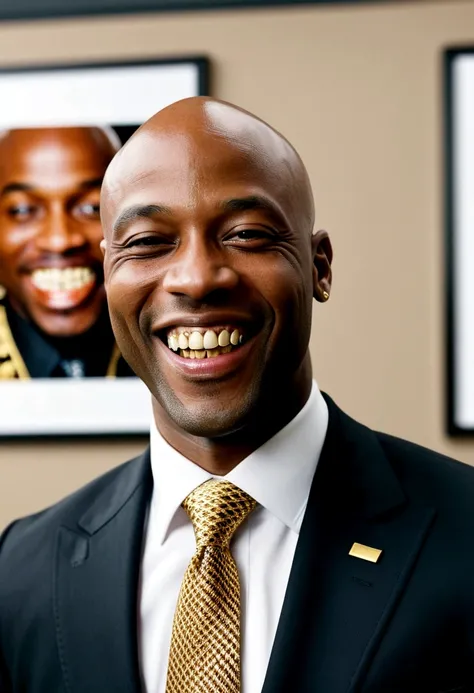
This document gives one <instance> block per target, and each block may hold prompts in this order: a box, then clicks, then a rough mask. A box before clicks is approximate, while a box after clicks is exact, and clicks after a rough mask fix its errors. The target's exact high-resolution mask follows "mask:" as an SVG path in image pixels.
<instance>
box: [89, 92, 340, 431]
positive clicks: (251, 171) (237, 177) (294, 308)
mask: <svg viewBox="0 0 474 693" xmlns="http://www.w3.org/2000/svg"><path fill="white" fill-rule="evenodd" d="M181 103H182V104H183V103H184V104H185V102H181ZM188 105H189V108H188V110H189V112H188V111H187V110H186V104H185V105H184V113H181V112H180V113H178V114H177V113H176V105H175V107H174V108H173V107H171V109H166V111H162V112H161V113H160V114H158V116H157V117H156V119H154V120H152V121H151V123H150V124H149V125H148V126H146V127H145V128H144V129H142V131H141V132H139V134H138V135H137V136H135V137H134V138H133V139H132V140H131V141H130V143H129V145H128V146H127V147H126V149H124V150H123V151H122V153H121V154H120V155H119V156H118V157H117V158H116V159H115V161H114V162H113V163H112V165H111V167H110V169H109V171H108V173H107V176H106V180H105V184H104V193H103V194H104V197H103V201H102V204H103V207H102V210H103V221H104V229H105V234H106V240H107V246H106V247H107V249H106V253H105V277H106V288H107V295H108V301H109V309H110V312H111V318H112V324H113V327H114V332H115V335H116V339H117V342H118V345H119V347H120V349H121V351H122V353H123V355H124V356H125V358H126V359H127V360H128V362H129V363H130V365H131V366H132V368H133V369H134V370H135V372H136V373H137V375H139V376H140V377H141V378H142V380H144V382H145V383H146V384H147V386H148V387H149V389H150V390H151V392H152V394H153V395H154V398H155V400H156V402H157V403H158V406H159V408H160V411H162V412H163V413H164V414H166V416H168V417H169V418H170V419H171V420H172V421H173V423H174V424H175V426H177V427H178V428H180V429H182V430H184V431H187V432H189V433H191V434H193V435H198V436H205V437H208V438H214V437H218V436H222V435H226V434H229V433H232V432H235V431H237V430H239V429H240V428H242V427H244V426H246V425H248V424H249V422H250V421H251V420H252V419H253V422H254V423H255V416H256V415H262V416H266V415H268V416H271V412H272V409H273V408H274V407H275V406H279V407H280V408H283V409H284V408H285V406H287V405H289V402H288V401H286V400H287V396H288V393H290V395H289V396H290V398H291V397H295V395H296V396H299V397H301V396H302V395H301V393H302V391H303V390H305V391H306V392H305V395H304V396H306V397H307V394H308V392H309V387H310V380H311V371H310V367H309V356H308V342H309V336H310V327H311V307H312V298H313V286H314V282H315V281H316V284H317V286H318V289H317V290H318V291H319V290H320V285H319V282H323V283H324V282H326V283H327V286H329V281H330V269H329V261H328V258H327V255H326V254H325V253H324V250H322V248H323V246H324V245H325V244H326V242H327V237H326V235H325V234H323V235H320V237H319V241H317V240H316V239H315V237H313V238H312V237H311V226H312V214H313V211H312V200H311V194H310V190H309V184H308V181H307V177H306V174H305V172H304V169H303V168H302V165H301V162H300V161H299V159H298V158H297V155H296V154H295V152H294V151H293V150H292V148H291V147H290V146H289V145H288V144H287V143H286V142H285V141H284V140H283V139H282V138H281V137H280V136H279V135H277V134H276V133H275V132H273V131H272V130H271V129H270V128H269V127H268V126H266V125H264V124H262V123H261V122H260V121H258V120H257V119H254V118H251V117H250V116H248V115H247V114H243V113H241V112H239V111H237V109H231V108H230V107H229V106H226V105H223V104H219V103H217V102H212V101H211V102H206V101H197V102H195V101H191V102H190V103H189V104H188ZM178 108H180V107H179V105H178ZM229 112H230V113H229ZM236 114H237V115H236ZM180 115H181V118H180V117H179V116H180ZM177 116H178V117H177ZM230 116H232V118H234V119H236V118H237V121H238V122H237V123H236V125H235V127H236V129H237V131H238V134H239V136H238V137H237V136H236V132H235V131H231V132H229V131H228V130H226V129H225V128H224V127H223V125H222V123H226V126H227V125H228V123H229V120H230V121H231V122H232V119H231V118H230ZM237 116H238V117H237ZM176 123H178V125H176ZM242 128H243V130H242ZM327 243H328V242H327ZM327 247H328V248H330V246H328V245H327ZM318 253H319V255H318ZM313 257H319V261H318V262H319V264H320V267H321V268H322V276H321V277H319V278H318V277H317V276H316V279H315V274H316V275H317V269H316V268H315V265H314V263H313ZM322 285H323V284H322V283H321V286H322ZM280 396H281V398H282V400H281V401H280V402H278V401H276V399H275V398H278V397H280Z"/></svg>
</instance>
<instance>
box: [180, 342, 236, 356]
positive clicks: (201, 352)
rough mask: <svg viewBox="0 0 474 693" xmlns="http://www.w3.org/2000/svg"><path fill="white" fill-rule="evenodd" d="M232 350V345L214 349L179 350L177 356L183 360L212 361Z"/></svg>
mask: <svg viewBox="0 0 474 693" xmlns="http://www.w3.org/2000/svg"><path fill="white" fill-rule="evenodd" d="M232 349H233V347H232V344H228V345H227V346H224V347H221V346H217V347H215V348H214V349H179V355H180V356H182V357H183V358H185V359H206V358H207V359H212V358H214V357H215V356H220V354H228V353H229V352H230V351H232Z"/></svg>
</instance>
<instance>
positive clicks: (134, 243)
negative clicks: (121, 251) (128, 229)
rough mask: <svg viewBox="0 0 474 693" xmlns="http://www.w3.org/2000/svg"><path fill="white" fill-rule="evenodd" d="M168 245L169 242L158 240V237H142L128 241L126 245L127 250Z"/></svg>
mask: <svg viewBox="0 0 474 693" xmlns="http://www.w3.org/2000/svg"><path fill="white" fill-rule="evenodd" d="M166 244H168V245H169V242H167V241H165V240H163V239H162V238H159V237H158V236H142V237H141V238H134V239H133V240H131V241H129V242H128V243H127V245H126V247H127V248H139V247H150V246H158V245H166Z"/></svg>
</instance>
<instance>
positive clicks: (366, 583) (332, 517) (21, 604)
mask: <svg viewBox="0 0 474 693" xmlns="http://www.w3.org/2000/svg"><path fill="white" fill-rule="evenodd" d="M328 403H329V409H330V420H329V430H328V435H327V439H326V442H325V445H324V449H323V453H322V456H321V460H320V462H319V465H318V469H317V472H316V475H315V478H314V482H313V485H312V488H311V493H310V498H309V503H308V507H307V510H306V514H305V517H304V520H303V525H302V528H301V533H300V537H299V541H298V544H297V548H296V553H295V557H294V561H293V566H292V569H291V575H290V579H289V583H288V589H287V593H286V596H285V601H284V605H283V609H282V613H281V618H280V622H279V626H278V631H277V635H276V639H275V643H274V646H273V651H272V654H271V658H270V663H269V667H268V671H267V676H266V680H265V684H264V688H263V693H395V692H396V693H408V692H410V691H413V692H416V693H440V692H447V691H449V692H450V693H454V691H456V692H457V693H460V692H461V691H463V692H466V691H474V684H473V680H474V678H473V673H474V671H473V670H474V469H472V468H470V467H468V466H466V465H463V464H460V463H458V462H455V461H452V460H450V459H447V458H445V457H442V456H440V455H437V454H435V453H433V452H430V451H428V450H425V449H423V448H420V447H417V446H415V445H412V444H410V443H407V442H405V441H403V440H399V439H396V438H392V437H390V436H387V435H384V434H379V433H375V432H373V431H371V430H369V429H367V428H365V427H364V426H361V425H360V424H358V423H356V422H355V421H353V420H352V419H350V418H349V417H348V416H346V415H345V414H343V413H342V412H341V411H340V410H339V409H338V408H337V407H336V406H335V405H334V404H333V403H332V402H331V401H330V400H329V402H328ZM288 464H291V459H289V460H288ZM151 491H152V479H151V472H150V462H149V456H148V453H145V454H143V455H142V456H141V457H139V458H137V459H136V460H133V461H132V462H129V463H127V464H125V465H123V466H121V467H119V468H117V469H114V470H113V471H111V472H109V473H108V474H106V475H105V476H103V477H101V478H100V479H98V480H96V481H93V482H92V483H91V484H89V485H88V486H86V487H85V488H83V489H81V490H80V491H78V492H77V493H75V494H74V495H72V496H70V497H69V498H66V499H65V500H64V501H62V502H61V503H59V504H57V505H55V506H54V507H52V508H50V509H48V510H46V511H44V512H42V513H39V514H38V515H35V516H33V517H29V518H26V519H23V520H20V521H19V522H17V523H14V524H13V525H12V526H11V527H10V528H9V529H8V530H7V531H6V532H5V533H4V536H3V539H2V544H1V549H0V672H1V673H0V689H1V691H2V693H11V692H12V691H13V692H14V693H105V692H107V693H109V692H110V693H138V692H139V691H140V686H141V681H140V673H139V659H138V645H137V642H138V633H137V586H138V580H139V568H140V560H141V552H142V537H143V527H144V520H145V515H146V509H147V506H148V502H149V499H150V494H151ZM354 542H359V543H362V544H366V545H368V546H371V547H376V548H379V549H382V550H383V554H382V557H381V559H380V560H379V562H378V563H368V562H366V561H363V560H361V559H358V558H353V557H351V556H349V550H350V549H351V546H352V544H353V543H354ZM269 569H272V570H278V566H277V565H275V566H272V567H271V568H269ZM156 598H157V600H158V601H159V599H160V595H157V596H156Z"/></svg>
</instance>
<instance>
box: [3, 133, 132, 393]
mask: <svg viewBox="0 0 474 693" xmlns="http://www.w3.org/2000/svg"><path fill="white" fill-rule="evenodd" d="M120 146H121V143H120V140H119V138H118V136H117V134H116V133H115V132H114V130H112V129H111V128H102V127H45V128H30V129H28V128H24V129H10V130H4V131H3V132H0V380H11V379H28V378H85V377H103V376H109V377H116V376H118V377H122V376H133V375H134V374H133V372H132V371H131V369H130V368H129V367H128V366H127V365H126V364H125V362H124V361H123V359H122V358H121V356H120V353H119V351H118V349H117V347H116V345H115V341H114V337H113V334H112V331H111V328H110V322H109V316H108V309H107V304H106V298H105V292H104V284H103V270H102V254H101V250H100V241H101V240H102V228H101V224H100V219H99V193H100V186H101V183H102V178H103V175H104V173H105V170H106V168H107V166H108V164H109V162H110V161H111V159H112V158H113V156H114V155H115V153H116V152H117V150H118V149H119V148H120Z"/></svg>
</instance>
